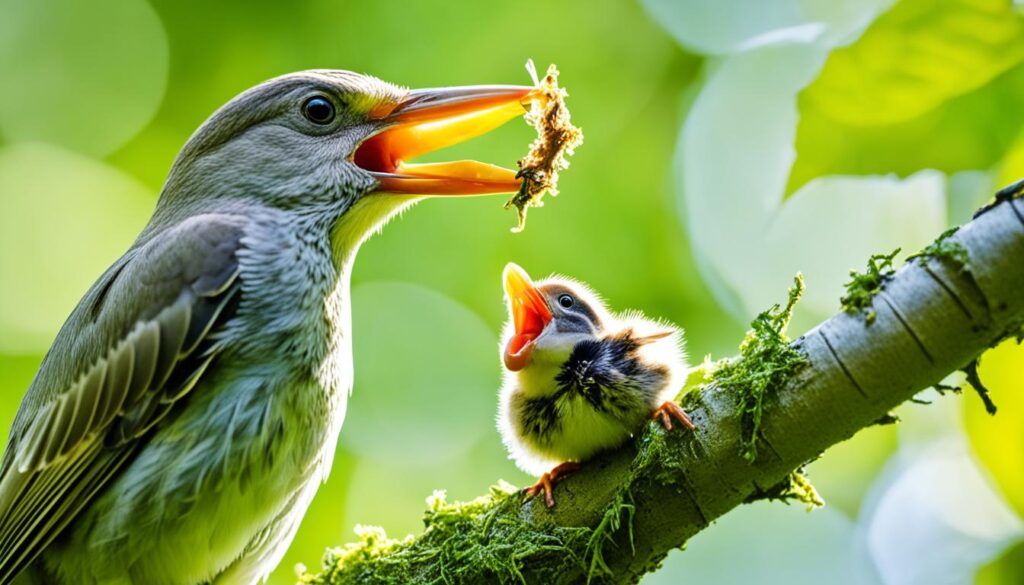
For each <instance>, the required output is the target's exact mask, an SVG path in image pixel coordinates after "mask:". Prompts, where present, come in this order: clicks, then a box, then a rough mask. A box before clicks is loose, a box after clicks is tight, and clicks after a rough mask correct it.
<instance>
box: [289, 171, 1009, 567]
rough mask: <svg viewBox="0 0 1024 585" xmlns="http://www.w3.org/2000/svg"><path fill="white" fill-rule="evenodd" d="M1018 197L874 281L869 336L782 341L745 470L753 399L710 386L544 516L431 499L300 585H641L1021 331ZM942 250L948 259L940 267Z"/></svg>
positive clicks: (508, 501) (530, 509) (850, 320)
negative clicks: (678, 417) (397, 533)
mask: <svg viewBox="0 0 1024 585" xmlns="http://www.w3.org/2000/svg"><path fill="white" fill-rule="evenodd" d="M1015 187H1017V186H1015ZM1020 190H1021V189H1020V188H1016V189H1014V190H1012V191H1010V190H1007V191H1004V192H1001V193H1000V195H999V197H998V199H999V201H998V202H997V203H996V204H994V205H993V206H991V207H990V208H987V209H986V210H984V211H983V212H980V213H979V214H978V216H976V218H975V219H974V220H973V221H972V222H970V223H969V224H967V225H966V226H964V227H963V228H961V229H960V230H959V231H957V232H956V233H955V234H953V235H951V236H949V237H943V238H940V240H939V242H943V246H944V248H940V247H939V246H938V243H939V242H937V243H936V244H933V246H930V247H929V249H926V250H925V251H924V255H922V256H918V257H916V258H914V259H913V260H911V261H908V263H907V264H905V265H904V266H903V267H902V268H901V269H900V270H899V271H898V272H897V273H896V274H895V275H893V276H892V277H891V278H886V279H884V284H883V286H882V287H881V290H879V291H877V292H876V293H874V294H873V296H871V297H870V307H868V309H869V310H871V311H874V315H875V316H874V318H873V319H871V320H870V322H869V320H868V319H866V311H854V313H853V314H851V313H848V312H845V311H844V312H840V313H839V314H837V315H836V316H834V317H832V318H830V319H828V320H827V321H825V322H824V323H821V324H820V325H818V326H817V327H815V328H814V329H813V330H811V331H810V332H808V333H807V334H805V335H804V336H802V337H800V338H799V339H797V340H795V341H794V342H792V344H791V345H790V347H791V348H792V349H794V350H796V351H797V352H799V353H800V354H801V355H802V356H803V357H804V358H805V361H804V363H803V365H802V367H799V368H795V372H792V373H787V374H786V375H785V376H784V377H783V378H782V382H781V383H778V384H776V383H773V384H772V385H771V386H770V387H769V388H768V391H767V392H765V396H764V399H763V403H759V406H760V407H761V412H762V413H763V414H762V417H761V421H760V430H759V433H758V434H757V445H758V449H757V457H756V459H754V461H753V462H748V461H747V460H746V459H744V457H743V454H742V453H744V452H748V453H749V451H748V450H747V449H745V448H744V444H743V437H744V431H747V432H749V430H750V428H749V423H745V422H744V417H743V416H742V414H741V404H745V403H744V400H746V399H748V398H749V396H748V395H747V394H745V392H747V390H748V389H746V388H741V387H725V386H723V385H721V384H720V383H717V382H712V383H710V384H708V385H706V386H705V387H703V388H702V389H701V390H699V391H697V392H693V393H691V394H688V395H687V396H686V397H685V398H684V405H685V406H686V409H687V411H688V412H689V413H690V416H691V417H692V418H693V420H694V422H695V423H696V425H697V430H696V431H695V432H693V433H686V432H674V433H668V434H667V433H665V432H664V431H662V430H661V429H660V427H658V426H657V425H655V424H651V425H649V426H648V428H647V429H646V431H645V432H644V433H643V434H642V435H641V436H640V438H639V439H638V440H637V441H636V442H635V443H634V444H631V445H629V446H627V447H624V448H622V449H619V450H617V451H614V452H610V453H606V454H604V455H603V456H601V457H599V458H597V459H596V460H594V461H591V462H588V463H587V465H585V466H584V469H583V470H581V471H580V472H578V473H577V474H575V475H573V476H572V477H570V478H568V479H566V480H565V481H564V482H562V483H560V484H559V485H558V487H557V488H556V499H557V501H558V505H557V506H556V507H555V508H554V509H552V510H548V509H546V508H545V507H544V504H543V502H542V501H541V500H542V498H537V499H534V500H529V501H525V500H524V499H523V498H522V496H520V495H519V494H518V493H514V492H512V491H511V490H509V489H501V488H496V489H494V490H492V494H491V495H490V496H485V497H482V498H479V499H478V500H475V501H474V502H470V503H466V504H458V503H457V504H446V503H444V501H443V496H440V497H436V498H434V499H433V500H432V501H431V503H430V510H428V511H427V514H426V518H425V523H426V530H425V531H424V533H423V534H421V535H419V536H416V537H408V538H407V539H405V540H403V541H401V542H399V541H392V540H389V539H387V538H386V537H384V536H383V534H382V533H380V532H378V531H373V530H370V531H364V532H363V534H362V535H361V537H362V538H361V541H360V542H359V543H356V544H353V545H348V546H346V547H342V548H339V549H333V550H329V551H328V553H327V555H326V557H325V559H324V566H323V570H322V571H321V572H320V573H319V574H316V575H313V574H306V575H304V576H303V577H302V582H303V583H315V584H329V585H340V584H348V583H371V582H372V583H436V582H444V583H497V582H511V583H579V582H585V581H594V582H609V583H633V582H636V581H638V580H639V579H640V577H641V576H642V575H643V574H645V573H647V572H649V571H651V570H653V569H654V568H655V567H657V566H658V565H659V563H660V562H661V561H662V559H663V558H664V557H665V555H666V554H667V553H668V551H670V550H671V549H673V548H677V547H679V546H681V545H683V544H684V543H685V542H686V541H687V539H689V538H690V537H691V536H693V535H694V534H696V533H698V532H699V531H701V530H702V529H704V528H705V527H707V526H708V525H709V523H711V522H712V521H714V520H715V519H716V518H718V517H719V516H721V515H722V514H725V513H726V512H728V511H729V510H732V509H733V508H735V507H736V506H738V505H740V504H742V503H744V502H748V501H751V500H755V499H760V498H764V497H781V496H784V495H785V494H786V493H787V490H788V489H793V488H800V487H801V486H800V485H799V482H797V484H796V485H792V484H791V483H790V481H791V480H793V479H794V478H796V479H799V478H798V476H794V475H792V473H793V472H794V470H798V469H799V468H800V467H801V466H802V465H804V464H805V463H807V462H809V461H811V460H813V459H815V458H816V457H818V456H819V455H820V454H821V453H822V452H823V451H824V450H825V449H827V448H828V447H829V446H831V445H834V444H836V443H838V442H840V441H843V440H846V439H848V438H850V437H851V436H853V435H854V434H855V433H856V432H857V431H858V430H860V429H862V428H865V427H868V426H871V425H872V424H875V423H876V422H878V421H880V420H884V417H885V416H886V415H887V414H888V413H889V411H890V409H892V408H893V407H895V406H897V405H898V404H900V403H902V402H903V401H905V400H907V399H909V398H911V397H912V396H913V395H914V394H915V393H916V392H918V391H920V390H922V389H924V388H927V387H929V386H932V385H935V384H937V383H939V382H940V381H941V380H942V379H943V378H944V377H945V376H946V375H948V374H949V373H950V372H953V371H956V370H958V369H961V368H964V367H966V366H967V365H968V364H970V363H972V362H973V360H975V358H976V357H977V356H978V355H980V354H981V353H982V352H983V351H985V350H986V349H988V348H989V347H991V346H992V345H994V344H995V343H997V342H998V341H999V340H1000V339H1003V338H1004V337H1006V336H1007V335H1010V334H1013V333H1018V332H1020V331H1021V327H1022V324H1024V199H1021V198H1020V197H1018V196H1017V195H1018V192H1019V191H1020ZM950 248H952V249H954V250H955V251H956V254H943V253H938V252H939V251H940V250H942V249H947V250H948V249H950ZM929 250H931V253H929ZM964 252H966V256H964V255H963V253H964ZM964 259H966V260H967V262H968V263H967V264H966V265H964V264H963V261H964ZM1018 334H1019V333H1018ZM744 359H747V360H748V361H751V360H754V359H755V358H753V357H747V358H744ZM733 363H735V360H734V362H733ZM747 367H752V368H757V367H758V364H756V363H753V364H750V363H748V364H747Z"/></svg>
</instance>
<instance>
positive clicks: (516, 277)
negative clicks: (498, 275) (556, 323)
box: [502, 262, 552, 372]
mask: <svg viewBox="0 0 1024 585" xmlns="http://www.w3.org/2000/svg"><path fill="white" fill-rule="evenodd" d="M502 277H503V280H504V282H505V296H506V297H507V299H508V306H509V310H510V311H511V313H512V325H513V327H514V331H513V334H512V337H511V338H510V339H509V341H508V344H507V345H506V346H505V351H504V354H503V357H504V361H505V367H506V368H508V369H509V371H512V372H517V371H519V370H522V369H523V368H525V367H526V366H528V365H530V359H531V357H532V354H533V347H534V344H535V342H536V339H537V337H539V336H540V334H541V333H543V332H544V328H545V327H547V325H548V323H550V322H551V318H552V316H551V310H550V309H549V308H548V305H547V302H546V301H545V300H544V297H543V295H541V293H540V291H539V290H537V288H536V287H535V286H534V285H533V281H531V280H530V275H528V274H527V273H526V271H525V270H523V269H522V268H520V267H519V266H517V265H515V264H513V263H511V262H509V263H508V264H507V265H506V266H505V272H504V274H503V275H502Z"/></svg>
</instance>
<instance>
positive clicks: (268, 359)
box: [0, 71, 415, 585]
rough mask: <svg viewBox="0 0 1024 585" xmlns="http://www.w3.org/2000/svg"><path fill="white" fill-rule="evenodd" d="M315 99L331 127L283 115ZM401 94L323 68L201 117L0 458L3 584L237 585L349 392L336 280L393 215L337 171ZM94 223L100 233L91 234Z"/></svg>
mask: <svg viewBox="0 0 1024 585" xmlns="http://www.w3.org/2000/svg"><path fill="white" fill-rule="evenodd" d="M311 94H317V95H324V96H327V99H329V100H331V101H332V102H333V103H334V105H335V106H336V108H337V119H336V120H334V121H333V122H332V123H331V124H329V125H327V126H324V125H317V124H313V123H312V122H311V121H310V120H307V119H305V118H304V117H303V115H302V113H301V112H300V108H299V107H298V106H297V104H301V103H302V101H303V100H304V99H306V97H307V96H309V95H311ZM405 94H406V91H405V90H403V89H401V88H398V87H395V86H392V85H390V84H387V83H384V82H382V81H379V80H376V79H373V78H370V77H364V76H360V75H355V74H351V73H347V72H339V71H310V72H304V73H299V74H294V75H289V76H285V77H281V78H277V79H274V80H271V81H269V82H267V83H264V84H262V85H260V86H258V87H256V88H254V89H252V90H249V91H247V92H245V93H244V94H242V95H240V96H239V97H238V98H236V99H235V100H233V101H231V102H230V103H228V104H227V105H226V106H224V107H223V108H222V109H221V110H220V111H218V112H217V113H216V114H214V115H213V116H212V117H211V118H210V119H209V120H208V121H207V122H206V123H205V124H204V125H203V126H202V127H201V128H200V129H199V130H198V131H197V132H196V133H195V135H193V137H192V138H191V139H190V140H189V141H188V143H187V145H186V146H185V147H184V148H183V150H182V152H181V154H180V155H179V157H178V159H177V160H176V162H175V164H174V166H173V168H172V170H171V173H170V176H169V178H168V180H167V183H166V185H165V187H164V189H163V191H162V193H161V196H160V200H159V202H158V204H157V206H156V209H155V211H154V214H153V217H152V219H151V221H150V223H149V224H148V225H147V226H146V228H145V229H144V231H143V232H142V234H141V235H140V236H139V238H138V240H137V241H136V242H135V243H134V244H133V245H132V247H131V248H130V249H129V250H128V252H126V253H125V255H124V256H122V257H121V258H120V259H119V260H118V261H117V262H115V263H114V265H113V266H112V267H111V268H110V269H109V270H107V272H106V273H105V274H104V275H103V276H102V277H101V278H100V279H99V280H98V281H97V282H96V284H95V285H94V286H93V287H92V288H91V289H90V290H89V292H88V293H86V295H85V297H84V298H83V299H82V301H81V302H80V304H79V305H78V306H77V308H76V309H75V310H74V312H73V313H72V314H71V316H70V317H69V318H68V320H67V322H66V323H65V324H64V326H63V328H62V329H61V331H60V333H59V335H58V336H57V338H56V340H55V341H54V344H53V347H52V348H51V350H50V351H49V352H48V354H47V355H46V357H45V359H44V361H43V363H42V366H41V367H40V369H39V372H38V374H37V375H36V377H35V379H34V380H33V382H32V384H31V386H30V387H29V389H28V392H27V394H26V395H25V398H24V400H23V402H22V404H21V407H20V409H19V411H18V414H17V416H16V418H15V420H14V423H13V426H12V428H11V432H10V436H9V440H8V445H7V449H6V452H5V454H4V457H3V461H2V463H0V584H6V583H9V582H11V581H12V579H14V578H15V576H16V575H18V573H19V571H21V570H22V569H25V568H27V570H26V571H24V573H22V576H21V578H20V579H21V582H26V583H48V584H53V583H60V584H66V585H72V584H94V583H145V584H147V585H159V584H168V585H193V584H198V583H253V582H257V581H260V580H262V579H264V578H265V576H266V575H267V574H268V573H269V571H270V570H272V569H273V568H274V566H276V564H277V563H278V562H279V560H280V558H281V556H282V555H283V554H284V552H285V548H286V547H287V545H288V544H289V542H290V541H291V538H292V536H293V535H294V532H295V530H296V529H297V527H298V523H299V520H300V519H301V517H302V514H303V513H304V512H305V509H306V506H307V505H308V503H309V500H310V499H311V498H312V496H313V494H314V493H315V491H316V488H317V485H318V484H319V483H320V481H321V480H323V479H324V478H325V477H326V475H327V473H328V471H329V466H330V462H331V460H332V457H333V451H334V444H335V441H336V439H337V434H338V431H339V429H340V427H341V423H342V419H343V418H344V413H345V401H346V398H347V394H348V392H349V389H350V387H351V383H352V369H351V364H350V359H351V358H350V353H351V339H350V338H349V335H348V331H349V323H350V314H349V308H348V272H349V269H350V266H351V262H352V259H353V256H354V254H355V252H356V250H357V248H358V246H359V244H360V243H361V242H362V240H363V239H364V238H365V237H366V236H367V235H368V234H369V233H371V232H372V231H373V230H374V229H376V228H377V227H379V225H381V224H382V223H383V222H384V221H386V220H387V218H389V217H390V216H391V215H393V214H394V213H396V212H398V211H399V210H400V209H401V208H403V207H405V206H408V205H409V204H411V203H412V202H413V201H415V198H412V197H408V196H393V195H389V196H387V197H378V196H369V195H368V193H370V192H371V191H372V189H373V188H374V187H375V185H376V182H375V180H374V177H373V176H372V175H371V174H370V173H368V172H365V171H363V170H362V169H360V168H358V167H357V166H355V165H354V164H352V163H351V162H349V160H350V156H351V154H352V152H353V150H354V148H355V147H356V146H357V145H358V144H359V143H360V142H361V141H362V140H363V139H365V138H367V137H368V136H370V135H371V134H373V133H374V132H377V131H379V130H380V128H381V127H382V126H381V125H382V124H383V122H381V121H380V120H378V119H374V117H372V116H369V115H368V111H369V110H370V108H371V107H372V106H373V105H374V104H375V103H378V102H381V101H391V102H394V103H398V101H399V100H400V99H401V98H402V97H403V96H404V95H405ZM96 229H103V226H96Z"/></svg>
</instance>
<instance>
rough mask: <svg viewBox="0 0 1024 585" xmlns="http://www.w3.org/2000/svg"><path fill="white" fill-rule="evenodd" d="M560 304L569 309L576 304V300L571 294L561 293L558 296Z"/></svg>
mask: <svg viewBox="0 0 1024 585" xmlns="http://www.w3.org/2000/svg"><path fill="white" fill-rule="evenodd" d="M558 304H559V305H561V306H562V308H563V309H568V308H569V307H571V306H573V304H575V301H573V299H572V297H571V296H569V295H561V296H559V297H558Z"/></svg>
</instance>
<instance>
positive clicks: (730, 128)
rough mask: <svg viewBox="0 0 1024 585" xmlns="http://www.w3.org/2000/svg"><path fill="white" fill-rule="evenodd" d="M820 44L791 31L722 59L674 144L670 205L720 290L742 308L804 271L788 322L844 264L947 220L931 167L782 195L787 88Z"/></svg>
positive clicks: (918, 236) (822, 306) (819, 311)
mask: <svg viewBox="0 0 1024 585" xmlns="http://www.w3.org/2000/svg"><path fill="white" fill-rule="evenodd" d="M825 55H826V51H825V50H823V49H819V48H816V47H814V46H808V45H804V44H800V43H795V44H793V45H788V46H777V47H763V48H760V49H756V50H750V51H747V52H745V53H742V54H737V55H734V56H732V57H730V58H729V59H727V60H725V61H723V62H722V63H721V64H719V66H718V67H717V68H716V69H715V70H714V71H713V72H712V73H711V74H710V75H709V77H708V79H707V81H706V82H705V84H704V86H703V88H702V90H701V93H700V95H699V96H698V97H697V99H696V101H695V102H694V105H693V107H692V109H691V110H690V112H689V116H688V117H687V120H686V124H685V126H684V127H683V130H682V134H681V136H680V141H679V145H678V147H677V151H676V164H677V167H676V177H677V180H678V186H679V187H678V191H679V193H680V197H681V199H682V206H681V215H682V217H683V219H684V221H685V222H686V224H687V227H688V228H689V230H690V233H691V236H692V238H693V241H694V248H695V249H696V251H697V253H698V258H699V260H700V265H701V267H702V268H703V272H704V274H705V276H706V277H707V278H708V279H709V280H710V282H711V283H712V288H713V290H714V291H715V293H716V296H717V297H718V299H719V301H720V302H722V303H723V304H726V306H728V307H729V309H730V310H731V311H732V312H733V313H734V314H735V315H736V316H737V317H739V318H746V319H749V318H750V317H751V316H752V315H754V314H756V313H757V312H759V311H761V310H763V308H764V307H767V306H770V305H771V304H772V303H774V302H776V301H777V298H778V295H779V294H781V291H784V290H786V288H787V286H788V281H789V279H790V278H792V276H793V274H795V273H796V272H803V273H804V276H805V278H806V282H807V294H806V296H805V297H804V300H803V301H802V302H801V303H800V305H799V306H798V307H797V315H796V321H795V327H794V330H795V331H800V330H802V329H804V328H806V327H808V326H809V325H812V324H814V323H816V322H817V321H819V320H821V319H823V318H825V317H827V316H829V315H831V314H832V313H834V312H835V310H836V309H837V307H838V298H839V296H840V291H841V287H842V283H843V282H845V281H846V279H847V278H848V272H849V270H850V269H852V268H860V267H861V266H862V263H863V262H864V260H865V259H866V258H867V257H868V256H870V255H871V254H874V253H877V252H879V251H880V250H892V249H894V248H897V247H902V248H904V249H906V250H915V249H918V248H919V247H920V246H921V245H923V244H925V243H926V242H928V241H930V240H931V239H932V238H934V237H935V234H937V233H940V232H941V231H942V230H943V229H945V227H946V224H947V223H946V222H947V218H946V216H947V212H946V205H945V197H944V191H945V181H944V177H943V176H942V175H941V174H940V173H936V172H929V171H922V172H920V173H917V174H915V175H913V176H911V177H909V178H906V179H899V178H897V177H893V176H885V177H871V176H869V177H846V176H829V177H821V178H818V179H816V180H814V181H812V182H810V183H808V184H807V185H805V186H804V187H803V188H802V189H800V191H799V192H798V193H796V194H795V195H794V196H793V197H791V198H789V199H788V200H783V193H784V189H785V184H786V181H787V178H788V176H789V173H790V170H791V168H792V164H793V158H794V152H793V150H792V144H793V138H794V135H795V133H796V123H797V112H796V94H797V92H799V91H800V88H802V87H804V86H805V85H806V84H807V83H809V82H810V80H811V79H813V77H814V75H815V74H816V73H817V72H818V70H819V68H820V66H821V64H822V62H823V60H824V57H825ZM738 137H742V139H739V138H738ZM809 244H810V245H809Z"/></svg>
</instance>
